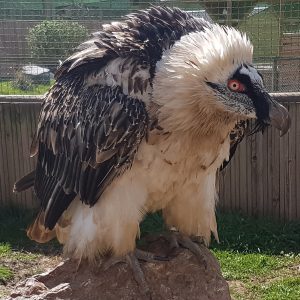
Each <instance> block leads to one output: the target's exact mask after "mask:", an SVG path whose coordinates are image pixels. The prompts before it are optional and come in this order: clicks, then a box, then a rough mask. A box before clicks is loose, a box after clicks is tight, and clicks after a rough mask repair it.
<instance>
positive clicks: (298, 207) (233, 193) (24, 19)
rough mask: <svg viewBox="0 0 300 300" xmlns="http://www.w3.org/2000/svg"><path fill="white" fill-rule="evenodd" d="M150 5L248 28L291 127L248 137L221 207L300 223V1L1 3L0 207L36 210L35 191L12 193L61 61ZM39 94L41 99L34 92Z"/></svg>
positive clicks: (226, 181) (224, 185)
mask: <svg viewBox="0 0 300 300" xmlns="http://www.w3.org/2000/svg"><path fill="white" fill-rule="evenodd" d="M150 4H157V5H168V6H177V7H180V8H183V9H185V10H187V11H189V12H191V13H192V14H194V15H196V16H198V17H203V18H206V19H207V20H211V21H214V22H219V23H221V24H224V25H231V26H234V27H237V28H239V29H240V30H242V31H244V32H246V33H247V34H248V36H249V37H250V38H251V40H252V42H253V44H254V47H255V48H254V64H255V65H256V66H257V68H258V69H259V71H260V72H261V73H262V74H263V76H264V80H265V84H266V86H267V88H268V90H269V91H270V92H272V93H273V95H274V97H276V99H277V100H279V101H281V102H282V103H283V104H284V105H285V106H286V107H287V108H288V109H289V111H290V114H291V117H292V127H291V129H290V131H289V133H288V134H287V135H285V136H284V137H282V138H280V137H279V135H278V132H276V131H275V130H272V129H267V130H266V131H265V133H264V135H265V137H264V138H262V136H261V134H257V135H251V136H248V137H247V138H246V139H245V140H244V141H243V143H242V144H241V145H240V147H239V150H238V152H237V155H235V157H234V159H233V161H232V163H231V164H230V167H229V168H226V170H225V171H224V172H222V173H221V174H220V178H219V179H220V180H219V182H220V199H219V207H220V208H221V209H223V210H226V211H241V212H243V213H245V214H248V215H252V216H271V217H275V218H277V219H278V218H280V219H282V220H295V219H298V220H299V219H300V201H299V198H300V184H299V183H298V181H299V176H300V175H299V170H300V2H299V1H291V0H285V1H284V0H282V1H280V0H269V1H237V0H232V1H215V0H210V1H192V0H186V1H185V0H183V1H163V0H161V1H139V0H131V1H129V0H128V1H126V0H122V1H121V0H102V1H90V0H87V1H85V0H81V1H68V0H65V1H58V0H44V1H41V0H27V1H22V0H11V1H0V170H1V172H0V206H8V205H17V206H20V207H27V208H29V207H33V206H36V205H37V203H36V200H35V198H34V195H33V193H32V192H26V193H21V194H17V195H16V194H13V193H12V186H13V183H14V181H15V180H16V179H17V178H19V177H20V176H21V175H23V174H25V173H26V172H28V171H30V169H31V168H32V167H33V159H30V158H29V147H30V142H31V139H32V135H33V133H34V130H35V126H36V118H37V114H38V111H39V107H40V101H41V98H42V97H41V94H42V93H44V92H45V91H46V90H47V89H48V88H49V86H50V85H51V84H52V82H53V73H54V72H55V69H56V67H57V66H58V64H59V63H60V62H61V61H62V60H64V58H66V56H68V54H69V53H71V52H72V51H73V49H74V47H76V45H77V44H79V43H80V42H81V41H83V40H84V39H85V38H86V37H87V36H88V35H89V34H90V33H91V32H93V31H97V30H99V28H101V24H103V23H107V22H110V21H112V20H116V19H119V18H120V17H121V16H122V15H124V14H126V13H130V12H133V11H135V10H137V9H140V8H146V7H148V6H149V5H150ZM33 95H35V96H33Z"/></svg>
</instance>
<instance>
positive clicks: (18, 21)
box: [0, 0, 300, 95]
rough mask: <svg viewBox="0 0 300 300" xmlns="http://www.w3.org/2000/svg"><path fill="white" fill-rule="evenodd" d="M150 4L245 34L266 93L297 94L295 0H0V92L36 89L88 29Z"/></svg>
mask: <svg viewBox="0 0 300 300" xmlns="http://www.w3.org/2000/svg"><path fill="white" fill-rule="evenodd" d="M150 4H154V5H167V6H171V7H175V6H176V7H180V8H182V9H184V10H186V11H189V12H190V13H191V14H193V15H195V16H197V17H203V18H206V19H207V20H211V21H214V22H218V23H220V24H226V25H230V26H234V27H236V28H238V29H240V30H241V31H244V32H246V33H247V34H248V36H249V37H250V39H251V40H252V43H253V44H254V63H255V64H256V65H257V67H258V69H259V70H260V72H261V73H262V74H263V75H264V78H265V84H266V86H267V88H268V89H269V91H272V92H277V91H278V92H297V91H300V1H299V0H298V1H292V0H276V1H275V0H265V1H258V0H249V1H248V0H243V1H240V0H231V1H218V0H209V1H203V0H198V1H195V0H194V1H193V0H182V1H179V0H169V1H168V0H154V1H140V0H62V1H60V0H10V1H6V0H5V1H3V0H0V94H24V95H25V94H42V93H44V92H45V91H46V90H47V89H48V88H49V86H50V85H51V83H52V80H53V73H54V72H55V70H56V68H57V66H58V65H59V63H60V61H62V60H64V59H65V58H66V57H67V56H68V55H69V54H70V53H72V52H73V51H74V48H75V47H76V46H77V45H78V44H79V43H80V42H82V41H84V40H85V39H86V38H87V37H88V35H89V34H90V33H91V32H93V31H98V30H99V29H101V24H104V23H107V22H110V21H113V20H116V19H121V18H122V16H124V15H125V14H127V13H130V12H132V11H135V10H137V9H142V8H146V7H149V5H150Z"/></svg>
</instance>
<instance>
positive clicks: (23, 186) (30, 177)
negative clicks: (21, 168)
mask: <svg viewBox="0 0 300 300" xmlns="http://www.w3.org/2000/svg"><path fill="white" fill-rule="evenodd" d="M34 179H35V170H34V171H32V172H30V173H28V174H27V175H25V176H24V177H22V178H21V179H19V180H18V181H17V182H16V183H15V184H14V189H13V191H14V193H18V192H22V191H25V190H27V189H29V188H30V187H32V186H33V185H34Z"/></svg>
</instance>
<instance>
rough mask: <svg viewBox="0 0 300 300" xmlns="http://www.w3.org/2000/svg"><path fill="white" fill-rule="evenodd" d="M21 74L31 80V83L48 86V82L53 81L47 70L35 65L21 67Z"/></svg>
mask: <svg viewBox="0 0 300 300" xmlns="http://www.w3.org/2000/svg"><path fill="white" fill-rule="evenodd" d="M21 72H22V74H24V75H25V76H26V77H27V78H28V79H29V80H31V81H32V83H38V84H49V83H50V80H51V79H53V74H52V73H51V72H50V70H49V69H47V68H43V67H39V66H36V65H27V66H23V67H22V70H21Z"/></svg>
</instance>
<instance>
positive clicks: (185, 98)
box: [153, 24, 253, 130]
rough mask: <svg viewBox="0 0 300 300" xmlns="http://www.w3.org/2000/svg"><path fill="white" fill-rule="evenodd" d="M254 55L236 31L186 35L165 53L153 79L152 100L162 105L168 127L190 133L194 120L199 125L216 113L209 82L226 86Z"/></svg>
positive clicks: (212, 27) (218, 29)
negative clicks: (238, 69) (208, 85)
mask: <svg viewBox="0 0 300 300" xmlns="http://www.w3.org/2000/svg"><path fill="white" fill-rule="evenodd" d="M252 55H253V46H252V44H251V42H250V41H249V39H248V38H247V37H246V35H245V34H242V33H241V32H239V31H238V30H236V29H234V28H229V27H224V26H220V25H217V24H212V25H210V27H207V28H205V29H204V30H203V31H199V32H194V33H190V34H188V35H185V36H183V37H182V38H181V39H180V40H179V41H177V42H176V43H175V44H174V46H173V47H172V48H171V49H170V50H168V51H166V52H165V53H164V55H163V57H162V60H161V61H160V62H159V63H158V65H157V71H156V76H155V79H154V86H155V88H154V91H153V94H154V97H153V99H155V101H157V104H159V105H161V107H162V108H161V117H162V118H163V119H166V120H165V121H166V122H167V123H168V124H166V125H167V126H168V127H171V128H172V129H175V128H176V129H179V130H181V129H182V130H189V129H190V126H191V118H193V117H194V118H197V119H198V122H199V117H203V116H204V115H207V117H208V116H209V111H208V110H211V111H216V110H215V109H212V108H216V106H217V105H218V103H217V102H216V101H215V99H214V97H213V95H212V92H211V90H210V89H209V88H208V87H207V85H206V82H207V81H211V82H215V83H225V82H226V81H227V80H228V78H229V77H230V76H231V75H232V74H233V73H234V72H235V71H236V69H237V68H238V67H239V66H240V65H241V64H242V63H248V64H249V63H251V62H252ZM204 103H205V105H201V104H204ZM208 104H210V105H208ZM164 108H166V109H164ZM172 110H173V111H172ZM174 110H176V113H175V111H174ZM171 115H172V116H171ZM203 121H204V122H207V119H206V120H203ZM197 127H198V128H199V123H198V125H197Z"/></svg>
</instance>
